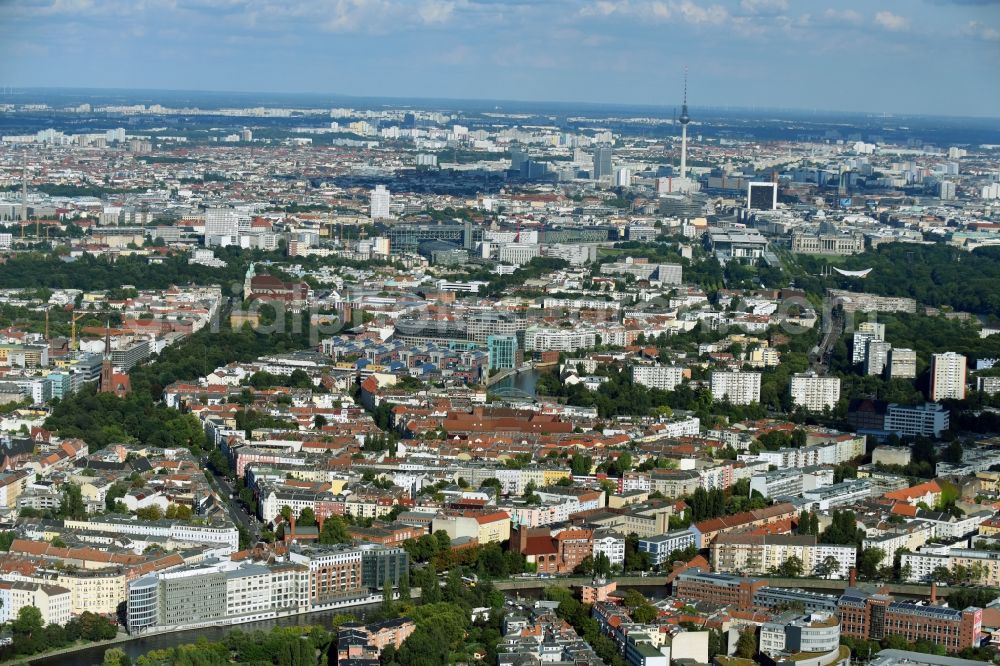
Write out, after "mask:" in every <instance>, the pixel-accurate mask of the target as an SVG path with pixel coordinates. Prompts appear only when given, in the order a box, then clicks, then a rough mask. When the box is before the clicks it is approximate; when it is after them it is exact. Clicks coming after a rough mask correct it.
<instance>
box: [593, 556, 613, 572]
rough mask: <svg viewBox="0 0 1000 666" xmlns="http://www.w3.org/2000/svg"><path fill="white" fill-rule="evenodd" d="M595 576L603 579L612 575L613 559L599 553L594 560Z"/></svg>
mask: <svg viewBox="0 0 1000 666" xmlns="http://www.w3.org/2000/svg"><path fill="white" fill-rule="evenodd" d="M594 575H595V576H601V577H603V578H607V577H608V576H610V575H611V559H610V558H609V557H608V556H607V555H605V554H604V553H597V557H595V558H594Z"/></svg>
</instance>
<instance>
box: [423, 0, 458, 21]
mask: <svg viewBox="0 0 1000 666" xmlns="http://www.w3.org/2000/svg"><path fill="white" fill-rule="evenodd" d="M454 11H455V3H454V2H446V1H445V0H427V2H424V3H423V4H422V5H421V6H420V10H419V11H418V12H417V14H418V15H419V16H420V20H421V21H423V22H424V23H427V24H432V23H446V22H447V21H448V19H450V18H451V15H452V13H453V12H454Z"/></svg>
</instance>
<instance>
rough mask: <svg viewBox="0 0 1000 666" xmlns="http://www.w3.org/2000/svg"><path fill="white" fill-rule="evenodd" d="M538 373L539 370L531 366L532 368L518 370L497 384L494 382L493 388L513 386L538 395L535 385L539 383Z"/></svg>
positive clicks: (529, 393)
mask: <svg viewBox="0 0 1000 666" xmlns="http://www.w3.org/2000/svg"><path fill="white" fill-rule="evenodd" d="M538 375H539V372H538V370H536V369H535V368H531V369H530V370H522V371H521V372H518V373H516V374H513V375H509V376H507V377H504V378H503V379H501V380H500V381H498V382H497V383H496V384H494V385H493V388H506V389H509V388H513V389H516V390H518V391H523V392H525V393H527V394H528V395H532V396H534V395H536V394H535V386H536V385H537V384H538Z"/></svg>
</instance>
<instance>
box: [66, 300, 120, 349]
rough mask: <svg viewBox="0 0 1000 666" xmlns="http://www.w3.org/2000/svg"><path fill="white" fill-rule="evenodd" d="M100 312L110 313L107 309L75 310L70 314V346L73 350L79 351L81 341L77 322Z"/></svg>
mask: <svg viewBox="0 0 1000 666" xmlns="http://www.w3.org/2000/svg"><path fill="white" fill-rule="evenodd" d="M99 314H110V313H109V312H107V311H105V310H81V311H80V312H73V313H72V314H71V315H70V326H69V348H70V349H72V350H73V351H79V349H80V345H79V341H78V340H77V339H76V322H78V321H80V320H81V319H83V318H84V317H86V316H88V315H99Z"/></svg>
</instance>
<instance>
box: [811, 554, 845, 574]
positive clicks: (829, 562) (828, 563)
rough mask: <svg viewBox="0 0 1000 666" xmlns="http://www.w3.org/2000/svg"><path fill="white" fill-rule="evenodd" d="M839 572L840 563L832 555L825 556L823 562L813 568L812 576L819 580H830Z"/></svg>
mask: <svg viewBox="0 0 1000 666" xmlns="http://www.w3.org/2000/svg"><path fill="white" fill-rule="evenodd" d="M838 571H840V562H839V561H838V560H837V558H836V557H834V556H833V555H827V556H826V557H825V558H823V561H822V562H820V563H819V564H817V565H816V566H815V567H813V575H814V576H818V577H820V578H830V577H831V576H832V575H833V574H835V573H837V572H838Z"/></svg>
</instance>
